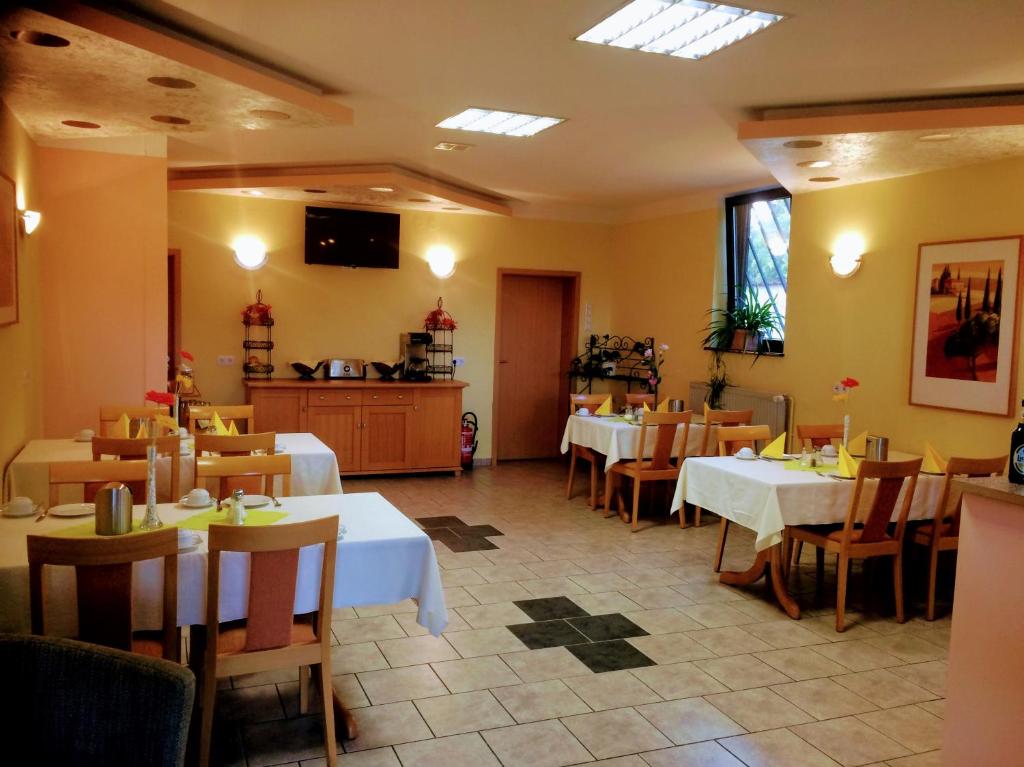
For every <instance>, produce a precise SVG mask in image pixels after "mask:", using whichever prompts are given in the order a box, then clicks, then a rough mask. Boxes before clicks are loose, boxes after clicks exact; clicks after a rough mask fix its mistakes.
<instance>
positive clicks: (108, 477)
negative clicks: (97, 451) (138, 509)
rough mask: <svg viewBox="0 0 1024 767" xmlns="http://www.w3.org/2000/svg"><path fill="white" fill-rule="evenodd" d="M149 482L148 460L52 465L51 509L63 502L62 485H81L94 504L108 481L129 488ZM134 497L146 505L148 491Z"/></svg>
mask: <svg viewBox="0 0 1024 767" xmlns="http://www.w3.org/2000/svg"><path fill="white" fill-rule="evenodd" d="M145 481H146V462H145V461H61V462H58V463H51V464H50V506H56V505H57V504H58V503H59V502H60V488H61V486H62V485H82V495H83V497H84V500H85V501H86V502H91V501H92V498H93V496H94V495H96V490H97V489H99V487H100V486H101V485H103V484H105V483H107V482H124V483H125V484H126V485H128V486H129V487H132V486H133V485H135V486H136V487H138V486H139V483H140V482H141V483H143V484H144V483H145ZM132 497H133V498H134V499H135V500H136V501H138V502H139V503H144V502H145V488H143V490H142V495H141V496H139V495H137V493H136V491H135V490H132Z"/></svg>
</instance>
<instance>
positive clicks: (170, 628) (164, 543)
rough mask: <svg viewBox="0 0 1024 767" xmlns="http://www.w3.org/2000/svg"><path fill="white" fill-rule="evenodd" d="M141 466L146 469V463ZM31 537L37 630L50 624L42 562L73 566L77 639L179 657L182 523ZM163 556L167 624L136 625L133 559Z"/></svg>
mask: <svg viewBox="0 0 1024 767" xmlns="http://www.w3.org/2000/svg"><path fill="white" fill-rule="evenodd" d="M106 463H114V462H113V461H107V462H106ZM124 463H127V462H124ZM142 466H143V472H144V471H145V463H143V465H142ZM27 540H28V579H29V604H30V611H31V616H32V633H33V634H44V633H45V628H46V627H45V626H44V614H45V612H46V610H45V604H46V595H45V593H44V590H43V567H44V566H45V565H53V566H65V567H74V568H75V580H76V583H77V599H78V639H80V640H82V641H83V642H92V643H93V644H100V645H104V646H106V647H114V648H117V649H119V650H128V651H130V652H137V653H141V654H143V655H151V656H155V657H158V658H160V657H162V658H166V659H167V660H173V661H178V660H179V658H180V655H181V632H180V631H179V629H178V528H176V527H168V528H165V529H162V530H154V531H152V532H148V533H138V534H132V535H118V536H111V537H102V538H99V537H98V538H62V537H58V536H49V535H30V536H28V539H27ZM158 558H163V560H164V575H163V583H164V587H163V628H162V629H161V630H160V631H144V632H141V631H134V630H133V624H132V564H133V563H135V562H143V561H145V560H147V559H158Z"/></svg>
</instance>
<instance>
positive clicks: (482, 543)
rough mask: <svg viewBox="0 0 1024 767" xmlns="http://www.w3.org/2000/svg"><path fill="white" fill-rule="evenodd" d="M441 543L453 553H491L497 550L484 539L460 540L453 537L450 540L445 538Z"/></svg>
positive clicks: (457, 537)
mask: <svg viewBox="0 0 1024 767" xmlns="http://www.w3.org/2000/svg"><path fill="white" fill-rule="evenodd" d="M442 543H444V545H445V546H447V547H448V548H449V549H451V550H452V551H454V552H459V553H461V552H463V551H491V550H492V549H496V548H498V547H497V546H495V545H494V544H493V543H491V542H490V541H489V540H487V539H486V538H460V537H459V536H457V535H456V536H455V537H454V538H453V539H452V540H448V539H447V538H445V539H444V540H443V541H442Z"/></svg>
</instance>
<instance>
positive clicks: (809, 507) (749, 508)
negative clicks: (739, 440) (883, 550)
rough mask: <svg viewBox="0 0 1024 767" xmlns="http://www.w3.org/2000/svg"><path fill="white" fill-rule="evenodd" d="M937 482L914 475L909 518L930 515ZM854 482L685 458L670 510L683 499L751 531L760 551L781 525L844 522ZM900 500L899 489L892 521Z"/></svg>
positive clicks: (768, 465) (778, 466)
mask: <svg viewBox="0 0 1024 767" xmlns="http://www.w3.org/2000/svg"><path fill="white" fill-rule="evenodd" d="M942 481H943V478H942V477H941V476H931V475H926V474H921V475H919V476H918V478H917V489H916V491H915V492H914V500H913V501H912V503H911V506H910V519H925V518H930V517H931V516H932V515H933V514H934V513H935V504H936V503H938V499H939V493H940V492H941V490H942ZM855 484H856V483H855V482H854V480H837V479H832V478H831V477H826V476H821V475H819V474H817V473H816V472H813V471H793V470H791V469H786V468H784V466H783V463H782V462H781V461H765V460H753V461H741V460H740V459H738V458H733V457H731V456H726V457H721V458H717V457H716V458H687V459H686V460H685V461H684V462H683V468H682V471H680V472H679V480H678V481H677V483H676V492H675V496H674V497H673V498H672V511H674V512H675V511H678V510H679V509H680V508H681V507H682V505H683V500H684V499H685V500H686V502H687V503H692V504H693V505H695V506H700V507H701V508H704V509H708V510H710V511H713V512H715V513H716V514H718V515H719V516H722V517H725V518H726V519H728V520H730V521H732V522H735V523H737V524H739V525H743V526H744V527H746V528H749V529H751V530H753V531H754V532H755V533H757V538H756V541H755V543H754V545H755V547H756V548H757V550H758V551H761V550H762V549H765V548H768V547H769V546H772V545H774V544H776V543H779V542H780V541H781V540H782V531H783V530H784V529H785V527H786V525H822V524H832V523H837V522H842V521H844V520H845V519H846V511H847V507H848V506H849V503H850V496H851V494H852V493H853V487H854V485H855ZM875 484H877V483H875ZM871 485H872V483H871V482H868V483H866V484H865V496H864V497H863V499H862V501H861V504H862V508H866V507H867V505H869V504H870V501H871V496H870V492H871V490H870V487H871ZM903 492H905V486H904V491H903ZM902 503H903V493H902V492H901V493H900V497H899V500H897V502H896V509H895V511H894V512H893V518H894V521H895V517H896V516H897V515H898V513H899V508H900V505H901V504H902Z"/></svg>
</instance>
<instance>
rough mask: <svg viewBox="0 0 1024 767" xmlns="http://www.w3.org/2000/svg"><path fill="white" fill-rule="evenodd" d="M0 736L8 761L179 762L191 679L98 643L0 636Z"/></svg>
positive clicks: (82, 766)
mask: <svg viewBox="0 0 1024 767" xmlns="http://www.w3.org/2000/svg"><path fill="white" fill-rule="evenodd" d="M0 668H2V669H3V675H4V684H3V685H2V688H3V693H2V695H0V742H2V743H4V744H5V745H4V749H5V750H6V751H7V755H8V756H10V755H11V753H12V752H18V753H21V754H23V756H24V759H25V761H17V760H16V761H13V762H9V763H10V764H16V763H17V764H59V765H63V766H64V767H92V766H93V765H97V766H98V765H104V767H114V766H115V765H147V766H149V765H153V766H155V765H181V764H183V763H184V761H185V746H186V742H187V740H188V726H189V719H190V716H191V713H192V702H193V699H194V697H195V677H194V676H193V675H192V672H191V671H189V669H188V668H186V667H184V666H180V665H178V664H176V663H172V662H170V661H165V660H161V659H159V658H150V657H146V656H143V655H137V654H134V653H129V652H122V651H121V650H112V649H108V648H105V647H100V646H98V645H92V644H86V643H84V642H75V641H72V640H70V639H56V638H51V637H39V636H29V635H20V634H18V635H15V634H0Z"/></svg>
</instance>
